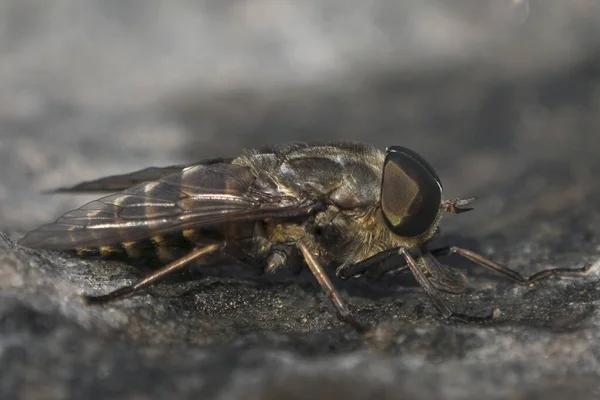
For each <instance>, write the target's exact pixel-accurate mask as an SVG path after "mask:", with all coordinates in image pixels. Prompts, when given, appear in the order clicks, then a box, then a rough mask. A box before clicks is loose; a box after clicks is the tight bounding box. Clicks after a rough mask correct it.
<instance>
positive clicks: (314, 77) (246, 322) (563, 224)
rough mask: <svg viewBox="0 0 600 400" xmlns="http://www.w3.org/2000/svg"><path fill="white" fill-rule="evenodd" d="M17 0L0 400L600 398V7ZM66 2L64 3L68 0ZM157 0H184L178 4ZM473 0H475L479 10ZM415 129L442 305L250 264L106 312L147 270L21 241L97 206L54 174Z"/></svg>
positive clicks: (5, 77)
mask: <svg viewBox="0 0 600 400" xmlns="http://www.w3.org/2000/svg"><path fill="white" fill-rule="evenodd" d="M53 3H54V5H53V7H50V6H49V5H46V3H43V2H24V1H22V0H12V1H11V0H3V1H0V33H1V34H0V55H1V56H2V64H1V65H0V231H2V232H3V233H1V234H0V296H1V298H2V301H1V302H0V397H2V398H3V399H11V398H27V399H46V398H77V399H87V398H90V399H91V398H108V397H110V398H128V399H142V398H151V397H152V398H159V397H167V396H169V397H177V398H203V399H209V398H216V399H229V398H243V399H281V398H289V399H295V398H315V399H321V398H322V399H326V398H332V397H339V398H347V399H364V398H381V399H392V398H413V399H431V398H447V399H479V398H490V399H508V398H510V399H536V398H543V399H562V398H565V397H567V396H569V397H574V398H575V397H576V398H590V399H592V398H597V397H598V396H599V395H600V384H599V383H598V382H599V378H600V311H599V310H598V304H599V301H600V288H598V283H599V282H600V261H599V260H600V186H599V185H598V178H597V177H598V175H599V174H600V157H598V152H599V151H600V135H598V129H599V127H600V123H599V122H598V115H600V97H599V96H598V93H599V92H598V88H599V86H598V85H599V81H598V76H600V57H599V56H598V54H599V52H598V50H599V49H600V40H599V39H598V38H600V35H598V32H597V31H598V29H599V27H600V12H598V11H599V10H598V5H597V3H596V2H595V1H585V0H579V1H576V2H571V3H570V5H569V7H568V8H566V7H565V6H564V3H563V2H560V1H544V2H542V1H533V0H532V1H529V2H527V1H502V0H496V1H493V0H489V1H481V2H470V1H468V0H465V1H455V2H451V3H447V4H445V5H442V3H441V2H437V1H433V0H431V1H423V0H420V1H408V0H405V1H402V2H394V1H384V2H374V1H369V2H362V1H361V2H355V3H353V4H352V6H349V5H346V2H342V1H335V2H331V3H330V4H331V5H330V6H327V7H326V6H323V5H321V2H302V4H303V5H299V3H296V2H287V1H282V2H269V1H259V0H256V1H251V2H215V3H210V2H207V3H203V4H202V5H200V4H199V3H198V4H197V3H196V2H192V1H184V0H179V1H172V2H169V6H168V7H167V6H164V3H162V2H158V1H155V2H145V3H144V6H141V3H138V2H133V1H127V2H118V3H112V2H105V1H102V2H100V1H92V0H86V1H80V2H76V3H77V4H75V3H74V2H69V1H66V0H65V1H58V2H53ZM48 4H49V3H48ZM160 4H163V5H162V7H160ZM474 4H477V5H474ZM311 139H328V140H338V139H346V140H347V139H351V140H365V141H371V142H373V143H375V144H377V145H379V146H381V147H385V146H387V145H391V144H401V145H406V146H408V147H412V148H414V149H415V150H417V151H418V152H419V153H421V154H422V155H423V156H424V157H426V158H427V159H428V160H430V161H431V163H432V164H433V165H434V166H435V167H436V169H437V170H438V173H439V174H440V176H441V178H442V180H443V182H444V187H445V190H446V195H447V196H448V197H455V196H463V197H468V196H478V197H479V199H478V201H477V203H476V204H475V205H476V210H475V211H473V212H471V213H467V214H463V215H460V216H447V217H446V218H445V219H444V221H443V223H442V227H443V229H444V233H445V234H444V235H443V236H442V237H441V238H440V240H439V243H440V244H448V243H452V244H459V245H461V246H464V247H468V248H470V249H473V250H475V251H479V252H481V253H482V254H484V255H485V256H488V257H491V258H492V259H494V260H496V261H499V262H502V263H505V264H507V265H510V266H511V267H514V268H515V269H518V270H519V271H522V272H523V273H524V274H529V273H533V272H534V271H537V270H540V269H542V268H544V267H547V266H549V265H556V266H564V267H567V266H581V265H584V264H586V263H589V264H593V265H592V267H591V269H590V271H589V272H588V273H587V275H585V276H578V277H562V278H555V279H550V280H547V281H544V282H540V283H539V284H536V285H535V286H532V287H521V286H518V285H515V284H513V283H512V282H509V281H507V280H505V279H502V278H500V277H497V276H495V275H493V274H491V273H489V272H486V271H482V270H481V269H479V268H477V267H474V266H472V265H470V264H468V263H466V262H463V261H461V260H458V259H456V258H449V259H448V260H447V263H449V264H453V265H457V268H461V269H463V270H466V272H467V273H468V275H469V276H470V277H471V278H472V279H471V282H470V290H469V292H468V293H467V294H465V295H463V296H460V297H448V299H449V301H451V304H452V307H453V309H454V310H455V311H457V312H460V313H464V314H469V315H487V314H488V313H489V312H490V310H492V309H494V308H497V309H499V310H500V316H499V318H498V319H497V320H495V321H491V322H484V323H465V322H460V321H446V320H443V319H441V318H440V316H439V314H438V313H437V311H436V310H435V309H434V308H433V307H432V305H431V303H430V302H429V300H428V299H427V297H426V296H425V294H424V293H423V292H422V291H421V290H420V289H419V288H418V287H417V286H416V283H415V282H414V280H413V279H412V278H410V277H409V276H388V277H385V278H382V279H379V280H372V279H367V278H360V279H352V280H348V281H340V280H334V283H335V285H336V286H337V287H338V288H339V289H340V290H341V291H342V292H343V293H344V296H345V297H346V298H347V299H348V301H349V302H350V304H351V306H352V308H353V310H354V311H355V313H356V316H357V318H358V319H359V320H360V321H361V322H362V323H364V324H368V325H371V326H374V327H375V330H374V333H375V334H374V336H373V337H372V338H370V339H368V340H365V339H364V338H361V337H360V335H358V334H357V333H356V332H354V331H353V330H352V329H351V328H350V327H348V326H346V325H344V324H342V323H340V322H339V321H338V320H337V319H336V318H335V316H334V315H333V314H332V312H331V311H332V310H331V306H330V304H329V303H328V300H327V299H326V298H325V296H324V295H323V294H321V293H320V291H319V289H318V286H317V284H316V283H315V282H314V280H313V279H312V277H311V276H310V274H309V273H308V272H307V271H305V272H303V273H302V274H301V275H300V276H293V275H291V274H286V273H283V272H282V273H281V274H278V275H277V276H274V277H266V276H255V275H254V274H253V273H252V272H251V271H247V270H244V269H240V268H233V267H230V268H224V273H217V272H219V270H215V271H213V272H215V273H214V274H212V275H215V276H202V277H200V276H199V274H194V277H195V278H194V279H186V280H174V281H172V282H169V283H165V284H162V285H158V286H156V287H154V288H152V289H151V290H149V291H148V293H147V294H143V295H140V296H136V297H132V298H130V299H127V300H123V301H119V302H115V303H113V304H111V305H109V306H106V307H84V306H83V305H82V304H81V302H80V299H79V294H81V293H91V292H93V293H104V292H106V291H108V290H110V289H112V288H115V287H117V286H120V285H123V284H125V283H128V282H130V281H132V280H133V279H135V278H136V277H139V276H140V274H141V273H142V272H141V271H139V270H136V269H135V268H134V267H132V266H129V265H126V264H124V263H118V262H109V261H94V260H81V259H78V258H76V257H72V256H69V255H67V254H65V253H61V252H53V251H34V250H29V249H25V248H21V247H19V246H17V245H16V244H15V242H16V240H17V239H18V238H20V237H21V236H22V235H23V234H24V233H25V232H26V231H27V230H29V229H32V228H34V227H36V226H37V225H39V224H41V223H44V222H49V221H51V220H52V219H53V218H56V217H58V216H59V215H60V214H61V213H62V212H64V211H67V210H69V209H71V208H73V207H76V206H77V205H80V204H82V203H84V202H85V201H87V200H89V199H90V198H89V197H88V196H63V195H57V196H49V195H43V194H40V192H41V191H43V190H45V189H49V188H53V187H57V186H63V185H68V184H71V183H75V182H78V181H81V180H86V179H91V178H94V177H99V176H103V175H109V174H113V173H119V172H127V171H131V170H135V169H138V168H143V167H146V166H149V165H167V164H169V163H181V162H185V161H193V160H197V159H202V158H204V157H211V156H215V155H220V156H232V155H235V154H237V153H238V152H239V150H240V149H241V148H243V147H253V146H260V145H263V144H265V143H273V142H282V141H289V140H311Z"/></svg>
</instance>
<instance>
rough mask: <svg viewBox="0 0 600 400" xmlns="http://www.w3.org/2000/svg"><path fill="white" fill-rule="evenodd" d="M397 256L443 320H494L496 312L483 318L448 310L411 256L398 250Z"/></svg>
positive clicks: (438, 293)
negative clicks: (406, 265) (406, 266)
mask: <svg viewBox="0 0 600 400" xmlns="http://www.w3.org/2000/svg"><path fill="white" fill-rule="evenodd" d="M399 254H401V255H403V256H404V259H405V260H406V263H407V264H408V267H409V268H410V271H411V272H412V273H413V275H414V277H415V279H416V280H417V282H418V283H419V285H421V286H422V287H423V289H424V290H425V292H426V293H427V294H428V295H429V297H430V298H431V301H432V302H433V304H434V305H435V307H436V308H437V309H438V310H439V311H440V312H441V313H442V316H443V317H444V318H453V319H455V320H457V321H462V322H483V321H490V320H493V319H495V318H496V310H494V311H492V312H491V313H490V314H489V315H486V316H484V317H474V316H470V315H464V314H458V313H455V312H453V311H452V310H450V307H448V305H447V304H446V302H445V301H444V299H443V298H442V296H440V292H439V291H438V290H437V289H436V288H435V286H433V284H432V283H431V281H430V280H429V278H428V277H427V275H425V272H424V271H423V270H422V269H421V268H420V267H419V265H418V264H417V262H416V261H415V259H414V258H413V256H411V255H410V253H409V252H408V251H407V250H406V249H400V250H399Z"/></svg>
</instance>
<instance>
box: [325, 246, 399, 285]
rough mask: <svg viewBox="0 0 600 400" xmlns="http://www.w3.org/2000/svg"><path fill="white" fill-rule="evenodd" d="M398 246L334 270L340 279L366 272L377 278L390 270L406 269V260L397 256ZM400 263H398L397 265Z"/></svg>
mask: <svg viewBox="0 0 600 400" xmlns="http://www.w3.org/2000/svg"><path fill="white" fill-rule="evenodd" d="M399 251H400V248H398V247H394V248H391V249H387V250H384V251H382V252H380V253H377V254H375V255H374V256H371V257H369V258H367V259H364V260H362V261H359V262H357V263H354V264H350V265H343V266H341V267H340V268H338V270H337V271H336V274H337V276H338V277H340V278H342V279H348V278H352V277H354V276H358V275H362V274H366V275H367V277H368V278H373V279H378V278H380V277H382V276H383V275H385V274H386V273H388V272H391V271H397V272H400V271H404V270H408V269H409V268H408V265H407V264H406V260H404V259H403V258H401V257H399V256H398V252H399ZM398 263H400V265H398Z"/></svg>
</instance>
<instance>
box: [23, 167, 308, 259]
mask: <svg viewBox="0 0 600 400" xmlns="http://www.w3.org/2000/svg"><path fill="white" fill-rule="evenodd" d="M255 180H256V178H255V177H254V175H252V173H251V172H250V171H249V170H248V169H247V168H245V167H241V166H237V165H232V164H225V163H217V164H211V165H194V166H190V167H187V168H185V169H183V170H182V171H181V172H179V173H175V174H171V175H168V176H166V177H164V178H162V179H159V180H156V181H150V182H144V183H141V184H138V185H135V186H133V187H131V188H128V189H126V190H124V191H122V192H119V193H116V194H113V195H109V196H106V197H103V198H101V199H98V200H96V201H92V202H91V203H88V204H86V205H84V206H83V207H81V208H79V209H77V210H74V211H71V212H69V213H67V214H65V215H64V216H62V217H61V218H59V219H58V220H57V221H56V222H54V223H52V224H49V225H44V226H42V227H41V228H39V229H37V230H35V231H32V232H30V233H29V234H27V236H25V237H24V238H23V239H21V241H20V242H19V244H21V245H23V246H26V247H33V248H48V249H63V250H68V249H77V248H86V247H98V246H103V245H112V244H118V243H122V242H128V241H136V240H141V239H145V238H149V237H152V236H154V235H156V234H159V233H165V232H172V231H177V230H183V229H189V228H198V227H202V226H210V225H217V224H220V223H224V222H234V221H253V220H259V219H264V218H284V217H292V216H302V215H308V214H310V213H311V212H312V210H313V209H314V206H315V202H314V201H301V200H299V199H296V198H291V197H288V196H285V195H283V194H282V193H281V192H278V191H277V189H264V190H258V189H256V188H255V187H254V186H253V184H254V182H255Z"/></svg>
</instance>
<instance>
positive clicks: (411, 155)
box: [381, 146, 442, 237]
mask: <svg viewBox="0 0 600 400" xmlns="http://www.w3.org/2000/svg"><path fill="white" fill-rule="evenodd" d="M441 201H442V184H441V182H440V179H439V177H438V175H437V174H436V173H435V170H434V169H433V168H432V167H431V165H429V163H427V161H425V160H424V159H423V158H422V157H421V156H420V155H418V154H417V153H415V152H414V151H412V150H409V149H406V148H404V147H400V146H393V147H390V148H388V149H387V154H386V157H385V162H384V164H383V180H382V182H381V210H382V213H383V217H384V219H385V222H386V224H387V225H388V227H389V228H390V229H391V231H392V232H394V233H395V234H396V235H398V236H402V237H415V236H419V235H421V234H423V233H425V232H427V230H428V229H429V228H430V227H431V226H432V225H433V223H434V222H435V220H436V219H437V216H438V213H439V212H440V204H441Z"/></svg>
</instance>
